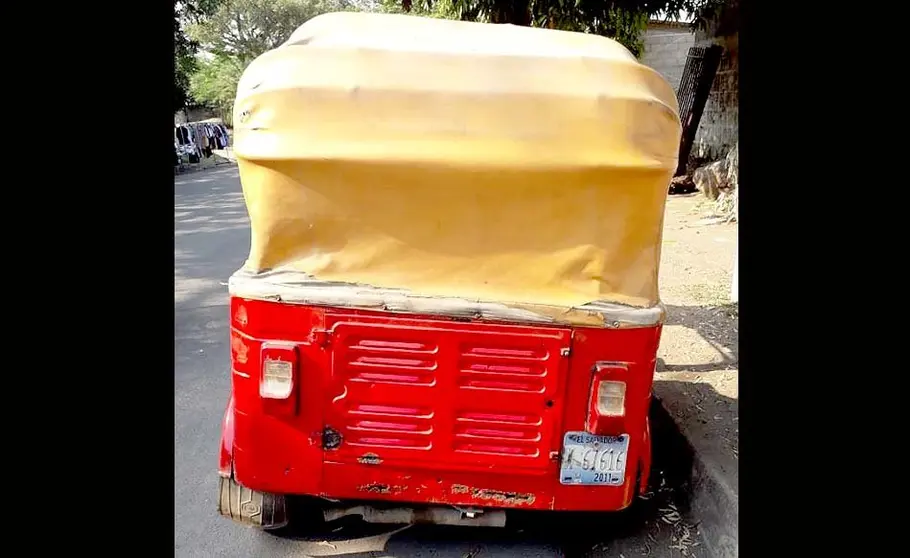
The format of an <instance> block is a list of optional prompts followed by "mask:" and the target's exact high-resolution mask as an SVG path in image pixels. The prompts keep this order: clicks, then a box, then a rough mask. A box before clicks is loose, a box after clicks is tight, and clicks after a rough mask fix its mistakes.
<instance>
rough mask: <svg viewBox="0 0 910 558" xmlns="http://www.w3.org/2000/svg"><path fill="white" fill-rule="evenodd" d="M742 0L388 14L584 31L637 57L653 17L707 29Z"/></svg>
mask: <svg viewBox="0 0 910 558" xmlns="http://www.w3.org/2000/svg"><path fill="white" fill-rule="evenodd" d="M731 2H732V3H735V4H738V0H654V1H652V0H399V1H395V0H384V2H383V7H384V8H385V9H386V11H395V10H394V9H391V6H390V5H394V6H395V8H399V6H400V11H403V12H408V13H413V14H417V15H433V16H435V17H449V18H452V19H461V20H466V21H484V22H489V23H511V24H514V25H524V26H534V27H548V28H551V29H562V30H566V31H581V32H584V33H594V34H597V35H604V36H607V37H611V38H614V39H616V40H617V41H619V42H620V43H622V44H623V45H625V46H626V48H628V49H629V50H631V51H632V53H633V54H635V55H636V56H639V55H640V54H641V50H642V42H641V34H642V31H644V28H645V26H646V25H647V23H648V20H649V19H650V18H653V17H662V18H665V19H679V17H680V16H681V15H682V14H683V13H684V12H686V13H689V14H692V15H693V16H695V22H694V23H695V25H696V26H697V27H703V26H704V24H705V22H706V20H708V19H709V18H710V16H712V15H714V14H716V13H717V12H718V11H719V10H721V9H723V8H724V7H725V6H726V5H728V4H730V3H731Z"/></svg>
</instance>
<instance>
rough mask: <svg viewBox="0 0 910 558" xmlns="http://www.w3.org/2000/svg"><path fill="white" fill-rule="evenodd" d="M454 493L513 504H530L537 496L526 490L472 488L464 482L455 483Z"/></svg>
mask: <svg viewBox="0 0 910 558" xmlns="http://www.w3.org/2000/svg"><path fill="white" fill-rule="evenodd" d="M452 494H470V495H471V497H473V498H476V499H478V500H492V501H494V502H497V503H500V504H506V505H512V506H522V505H525V506H529V505H531V504H533V503H534V500H536V496H534V494H530V493H524V492H505V491H502V490H490V489H487V488H471V487H468V486H465V485H463V484H453V485H452Z"/></svg>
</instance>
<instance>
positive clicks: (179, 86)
mask: <svg viewBox="0 0 910 558" xmlns="http://www.w3.org/2000/svg"><path fill="white" fill-rule="evenodd" d="M220 2H221V0H189V1H179V0H175V1H174V100H173V103H174V105H173V106H174V111H175V112H176V111H178V110H180V109H182V108H183V107H184V106H186V104H187V101H189V94H188V90H189V86H190V76H191V75H192V74H193V72H194V71H196V52H197V51H198V48H199V45H198V43H196V41H193V40H192V39H190V38H189V37H187V35H186V33H185V30H184V27H185V26H186V25H187V24H189V23H192V22H196V21H199V20H201V19H202V18H205V17H207V16H208V15H210V14H212V13H214V11H215V10H216V9H217V7H218V4H219V3H220Z"/></svg>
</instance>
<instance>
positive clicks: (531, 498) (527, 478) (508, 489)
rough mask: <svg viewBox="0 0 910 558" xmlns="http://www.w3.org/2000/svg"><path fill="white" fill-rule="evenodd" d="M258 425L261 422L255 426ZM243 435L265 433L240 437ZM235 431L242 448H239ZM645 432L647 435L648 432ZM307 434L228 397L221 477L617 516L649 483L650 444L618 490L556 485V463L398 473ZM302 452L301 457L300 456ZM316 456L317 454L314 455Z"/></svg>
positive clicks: (356, 495) (414, 499)
mask: <svg viewBox="0 0 910 558" xmlns="http://www.w3.org/2000/svg"><path fill="white" fill-rule="evenodd" d="M256 423H259V424H256ZM244 431H247V432H249V433H252V432H253V431H260V432H266V431H267V432H269V434H268V435H266V436H256V437H251V438H246V437H244V436H243V435H242V433H243V432H244ZM235 432H238V433H241V435H240V436H239V438H240V439H244V440H245V441H246V442H247V443H246V445H245V447H244V446H238V445H237V444H236V440H237V439H238V437H235ZM646 432H647V430H646ZM317 438H318V436H316V435H315V434H314V435H310V436H307V435H305V434H303V433H300V432H299V431H295V430H293V429H289V428H287V425H285V424H283V423H281V421H277V420H275V419H273V418H272V417H269V416H258V417H253V416H251V415H247V414H243V413H236V412H235V409H234V407H233V398H232V400H231V402H229V404H228V408H227V411H226V413H225V420H224V422H223V429H222V440H221V460H220V466H219V474H221V475H222V476H228V475H231V474H233V475H234V478H235V479H236V480H237V482H239V483H240V484H242V485H243V486H245V487H247V488H250V489H252V490H258V491H262V492H272V493H276V494H297V495H307V496H315V497H322V498H327V499H331V500H344V501H384V502H396V503H401V504H413V505H429V504H435V505H454V506H466V507H477V508H499V509H525V510H561V511H619V510H622V509H624V508H626V507H628V506H629V505H630V504H631V503H632V500H633V499H634V497H635V495H636V493H637V491H638V490H643V487H644V486H645V485H646V484H647V476H648V467H649V465H650V454H651V447H650V440H649V439H647V436H646V437H645V439H641V440H639V441H638V443H639V444H641V447H640V448H638V451H635V452H634V453H635V454H637V455H639V456H640V457H639V459H638V460H637V461H636V463H635V464H634V465H633V464H630V465H629V467H628V468H627V471H626V479H625V482H624V483H623V485H621V486H616V487H588V486H565V485H562V484H560V483H559V478H558V476H559V475H558V463H557V462H556V461H554V462H553V467H552V468H551V469H550V470H547V471H545V472H542V474H521V475H518V474H515V473H514V472H510V471H502V472H499V471H495V470H491V471H490V472H485V473H477V472H476V471H455V470H447V469H443V468H438V469H437V468H432V469H431V468H426V467H420V468H418V467H414V468H402V467H396V466H388V465H385V464H382V463H378V464H350V463H337V462H333V461H332V452H331V451H330V450H329V451H323V450H322V449H321V448H318V446H316V444H318V443H319V440H318V439H317ZM304 449H305V451H304ZM314 450H315V451H314Z"/></svg>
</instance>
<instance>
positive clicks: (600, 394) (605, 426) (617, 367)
mask: <svg viewBox="0 0 910 558" xmlns="http://www.w3.org/2000/svg"><path fill="white" fill-rule="evenodd" d="M628 374H629V368H628V366H626V365H625V364H624V363H622V362H598V363H597V364H595V365H594V370H593V377H592V381H591V394H590V397H589V399H588V420H587V424H586V427H587V430H588V432H589V433H591V434H596V435H599V436H611V435H614V436H618V435H619V434H622V433H623V427H624V418H625V415H626V383H627V380H628Z"/></svg>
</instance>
